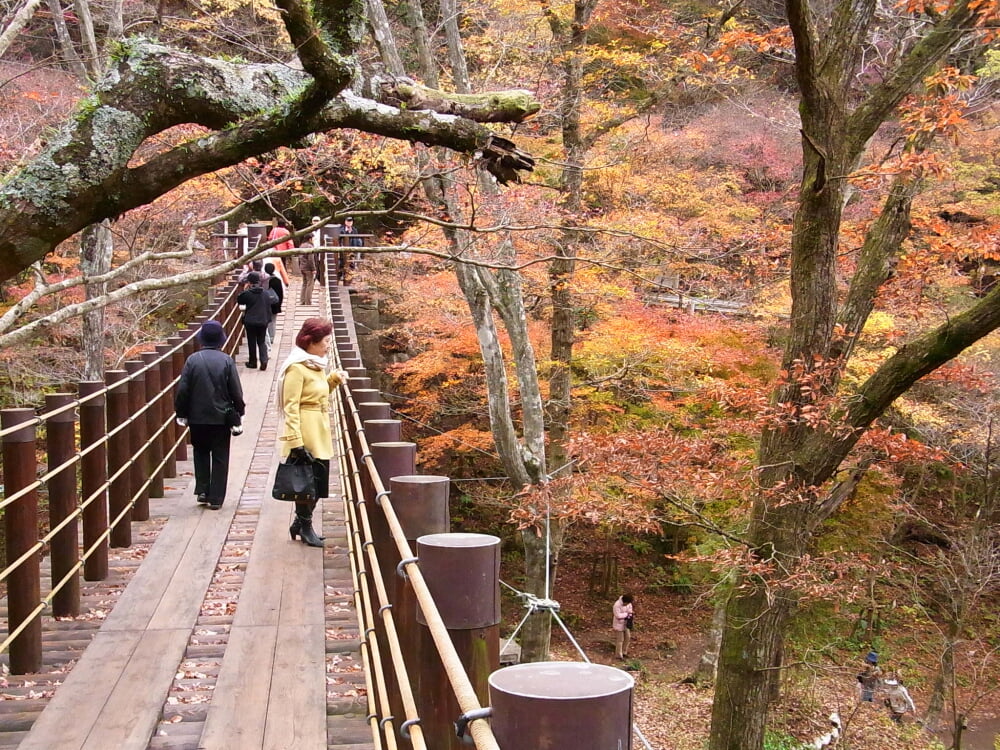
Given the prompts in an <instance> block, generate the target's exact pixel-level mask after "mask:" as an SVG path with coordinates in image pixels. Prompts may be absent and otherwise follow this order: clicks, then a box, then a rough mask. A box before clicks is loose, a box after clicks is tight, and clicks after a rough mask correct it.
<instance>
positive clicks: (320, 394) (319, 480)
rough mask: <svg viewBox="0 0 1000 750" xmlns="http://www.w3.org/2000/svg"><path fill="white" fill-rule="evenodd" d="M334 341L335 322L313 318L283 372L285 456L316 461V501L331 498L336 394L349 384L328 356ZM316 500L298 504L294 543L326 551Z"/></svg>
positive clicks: (292, 531)
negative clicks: (332, 413) (317, 528)
mask: <svg viewBox="0 0 1000 750" xmlns="http://www.w3.org/2000/svg"><path fill="white" fill-rule="evenodd" d="M332 341H333V323H331V322H330V321H329V320H324V319H323V318H308V319H306V321H305V322H304V323H303V324H302V328H301V330H299V333H298V335H297V336H296V337H295V346H294V348H293V349H292V353H291V354H289V355H288V359H286V360H285V362H284V364H283V365H282V366H281V370H280V371H279V372H278V378H279V380H278V393H279V394H280V399H281V410H282V412H284V415H285V426H284V430H283V431H282V433H281V436H280V437H279V438H278V440H279V441H280V443H281V457H282V458H285V457H287V456H289V455H292V456H294V457H295V458H300V459H308V460H311V461H312V462H313V472H314V475H315V477H316V498H317V500H318V499H319V498H322V497H329V495H330V459H331V458H333V434H332V433H331V431H330V395H331V392H332V391H333V389H334V388H336V387H337V386H338V385H343V384H344V383H346V382H347V373H346V372H344V371H343V370H333V371H329V367H330V362H329V359H328V355H329V353H330V345H331V342H332ZM315 507H316V501H312V502H308V503H295V520H294V521H293V522H292V525H291V526H289V527H288V533H289V535H290V536H291V537H292V540H293V541H294V540H295V538H296V537H301V538H302V541H303V542H305V543H306V544H308V545H309V546H310V547H322V546H323V538H322V537H321V536H319V535H318V534H317V533H316V531H315V530H314V529H313V525H312V517H313V510H314V509H315Z"/></svg>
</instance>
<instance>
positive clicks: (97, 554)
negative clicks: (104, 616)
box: [77, 380, 108, 581]
mask: <svg viewBox="0 0 1000 750" xmlns="http://www.w3.org/2000/svg"><path fill="white" fill-rule="evenodd" d="M103 391H104V383H103V382H101V381H100V380H91V381H87V382H83V383H80V384H79V385H78V386H77V393H78V394H79V395H80V398H81V399H83V398H85V397H87V396H90V395H91V394H93V393H100V395H99V396H94V397H93V398H91V399H90V400H88V401H86V402H84V403H82V404H80V450H81V451H82V450H84V449H85V448H89V447H90V446H96V447H95V448H94V449H93V450H92V451H91V452H90V453H88V454H87V455H85V456H84V457H83V458H82V459H81V461H80V492H81V493H82V495H83V502H85V503H86V502H87V501H88V500H90V502H89V504H88V505H87V506H86V507H85V508H84V509H83V549H84V553H85V554H86V552H87V551H88V550H90V549H91V547H93V550H92V551H91V552H90V555H88V556H87V557H86V558H85V559H84V561H83V577H84V579H85V580H87V581H103V580H104V579H105V578H107V577H108V540H107V538H106V537H105V538H104V539H101V541H100V542H98V541H97V540H98V539H100V538H101V536H102V535H103V534H104V532H105V531H107V528H108V488H107V487H106V486H105V485H106V483H107V481H108V446H107V444H106V443H105V442H104V437H105V435H107V427H106V425H107V421H106V417H105V403H106V401H105V397H104V393H103ZM91 498H92V499H91ZM95 545H96V546H95Z"/></svg>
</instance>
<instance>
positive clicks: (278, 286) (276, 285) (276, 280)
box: [267, 276, 285, 315]
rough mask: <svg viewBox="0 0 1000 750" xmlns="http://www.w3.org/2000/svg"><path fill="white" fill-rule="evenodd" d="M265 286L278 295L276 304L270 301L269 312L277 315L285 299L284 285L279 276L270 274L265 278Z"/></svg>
mask: <svg viewBox="0 0 1000 750" xmlns="http://www.w3.org/2000/svg"><path fill="white" fill-rule="evenodd" d="M267 286H268V287H269V288H270V289H271V291H272V292H274V293H275V294H276V295H278V304H274V303H271V312H272V313H273V314H274V315H277V314H278V313H280V312H281V303H282V302H284V301H285V285H284V284H283V283H282V281H281V277H280V276H272V277H271V278H270V279H268V280H267Z"/></svg>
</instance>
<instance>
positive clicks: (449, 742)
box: [415, 534, 617, 750]
mask: <svg viewBox="0 0 1000 750" xmlns="http://www.w3.org/2000/svg"><path fill="white" fill-rule="evenodd" d="M416 552H417V557H418V558H419V559H420V572H421V573H422V574H423V577H424V581H426V583H427V588H428V590H429V591H430V593H431V597H432V598H433V599H434V603H435V604H436V605H437V610H438V612H439V613H440V614H441V619H442V620H443V621H444V625H445V627H446V628H448V633H449V634H450V635H451V641H452V643H453V644H454V645H455V651H456V652H457V653H458V656H459V658H460V659H461V660H462V665H463V666H464V667H465V671H466V674H468V676H469V681H470V682H471V683H472V687H473V689H474V690H475V691H476V695H477V697H478V698H479V702H480V704H481V705H484V706H486V705H489V704H488V703H487V695H488V683H487V679H488V678H489V676H490V673H491V672H493V671H494V670H496V669H497V668H498V667H499V666H500V539H499V538H497V537H495V536H490V535H489V534H428V535H427V536H422V537H420V538H419V539H418V540H417V550H416ZM417 621H418V622H419V623H421V624H422V625H425V624H426V622H427V621H426V620H425V619H424V616H423V612H422V611H419V610H418V611H417ZM434 648H435V647H434V642H433V639H432V638H431V635H430V630H428V629H427V628H423V629H422V633H421V644H420V653H421V654H423V655H425V656H426V657H427V658H424V659H421V660H420V661H421V671H420V674H419V685H418V687H417V689H416V691H415V692H416V695H417V708H418V712H419V713H420V717H421V727H422V728H423V730H424V735H425V736H426V737H427V746H428V747H433V748H441V750H461V748H464V747H467V746H466V745H465V744H464V743H463V741H462V740H461V739H460V738H459V737H458V736H457V735H456V733H455V731H454V725H453V723H454V721H455V720H456V719H457V718H458V716H459V714H460V713H461V709H460V708H459V706H458V701H457V700H456V698H455V694H454V692H453V691H452V688H451V683H450V682H449V680H448V678H447V675H446V674H445V673H444V669H443V667H442V666H441V662H440V660H438V659H436V658H432V656H433V654H434V653H435V651H434ZM525 739H526V740H527V739H528V738H527V737H525ZM529 747H559V748H563V747H565V748H570V747H573V745H570V744H555V745H544V744H536V743H534V742H533V741H527V742H525V743H524V744H521V745H517V746H516V748H517V750H523V748H529ZM607 747H617V746H615V745H607ZM509 748H510V750H514V748H515V746H514V745H511V746H509ZM574 750H575V748H574Z"/></svg>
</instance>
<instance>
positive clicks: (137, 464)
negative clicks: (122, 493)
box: [125, 359, 150, 521]
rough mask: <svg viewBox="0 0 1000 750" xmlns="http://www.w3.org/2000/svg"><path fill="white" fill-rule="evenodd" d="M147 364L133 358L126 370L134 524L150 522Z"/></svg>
mask: <svg viewBox="0 0 1000 750" xmlns="http://www.w3.org/2000/svg"><path fill="white" fill-rule="evenodd" d="M143 367H144V365H143V363H142V360H141V359H130V360H129V361H128V362H126V363H125V371H126V372H128V374H129V380H128V410H129V417H130V418H131V420H132V424H130V425H129V429H130V431H131V433H132V437H131V442H132V446H131V447H132V452H131V454H130V456H131V459H130V460H131V461H132V468H131V471H130V472H129V473H130V474H131V486H132V489H131V492H130V493H129V494H130V495H131V496H132V497H133V498H135V503H134V505H133V506H132V520H133V521H148V520H149V485H148V484H146V479H147V478H148V477H149V474H150V467H149V448H148V446H147V445H146V441H147V440H149V433H148V432H147V431H146V419H147V417H146V414H148V410H147V411H146V412H144V413H142V414H140V413H139V412H140V411H142V407H143V406H145V404H146V373H144V372H142V369H143Z"/></svg>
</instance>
